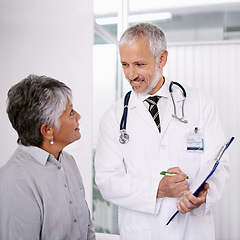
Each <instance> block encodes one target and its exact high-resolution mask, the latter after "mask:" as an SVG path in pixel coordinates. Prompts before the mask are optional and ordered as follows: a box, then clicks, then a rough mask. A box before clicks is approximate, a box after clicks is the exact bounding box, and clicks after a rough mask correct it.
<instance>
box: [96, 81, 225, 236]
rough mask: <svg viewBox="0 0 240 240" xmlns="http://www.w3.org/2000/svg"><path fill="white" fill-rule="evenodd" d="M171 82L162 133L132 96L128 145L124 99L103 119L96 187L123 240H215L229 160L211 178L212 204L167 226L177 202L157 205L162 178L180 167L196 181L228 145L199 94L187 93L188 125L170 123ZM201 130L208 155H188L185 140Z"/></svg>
mask: <svg viewBox="0 0 240 240" xmlns="http://www.w3.org/2000/svg"><path fill="white" fill-rule="evenodd" d="M168 84H169V83H168V82H166V83H165V84H164V87H162V88H161V89H160V92H159V93H161V91H162V93H161V94H163V95H164V94H165V96H166V97H167V98H165V102H166V105H165V111H164V113H160V114H161V129H162V132H161V133H159V132H158V130H157V127H156V125H155V122H154V120H153V118H152V116H151V115H150V113H149V112H148V109H147V108H146V107H145V106H144V104H143V102H142V101H140V100H139V99H138V96H137V95H136V94H135V93H134V92H132V94H131V97H130V101H129V108H128V118H127V133H128V134H129V136H130V140H129V142H128V143H127V144H120V143H119V135H120V131H119V125H120V121H121V117H122V112H123V99H121V100H119V101H118V102H117V103H115V104H114V105H113V106H112V107H111V108H110V109H109V110H108V111H107V112H106V113H105V114H104V116H103V118H102V121H101V124H100V132H99V141H98V146H97V151H96V158H95V168H96V183H97V185H98V187H99V189H100V191H101V193H102V195H103V197H104V198H105V199H106V200H108V201H110V202H112V203H114V204H116V205H118V206H119V231H120V235H121V240H159V239H164V240H166V239H171V240H178V239H179V240H180V239H181V240H188V239H189V240H193V239H199V240H203V239H204V240H207V239H209V240H210V239H214V238H215V233H214V223H213V216H212V213H211V209H212V206H213V204H214V203H215V202H216V201H217V200H219V198H220V196H221V194H222V191H223V187H224V185H225V183H226V180H227V178H228V175H229V160H228V156H227V154H226V155H224V157H223V158H222V159H221V164H220V165H219V167H218V169H217V170H216V172H215V174H214V175H213V176H212V178H210V179H209V181H208V183H209V184H210V189H209V192H208V195H207V201H206V203H205V204H203V205H201V207H200V208H198V209H195V210H193V211H192V212H190V213H187V214H181V213H180V214H178V216H177V217H176V218H175V220H174V221H173V222H171V223H170V224H169V225H168V226H166V223H167V220H168V218H169V217H170V216H171V214H172V213H173V212H174V210H175V209H176V203H177V201H179V199H178V198H167V197H165V198H162V199H156V194H157V189H158V184H159V181H160V180H161V178H162V176H160V174H159V173H160V172H161V171H162V170H167V169H168V168H170V167H176V166H178V167H180V168H181V169H182V171H183V172H185V173H186V174H187V175H188V176H190V177H191V179H190V180H189V184H190V183H191V181H192V179H194V177H195V176H196V175H197V173H198V172H199V170H200V169H201V168H202V167H203V166H204V165H205V164H207V163H209V161H213V160H214V158H215V157H216V155H217V153H218V151H219V149H220V147H221V146H222V145H223V144H224V143H225V140H226V139H225V137H224V134H223V130H222V127H221V124H220V121H219V119H218V114H217V111H216V109H215V107H214V104H213V102H212V100H211V99H209V98H208V97H207V96H205V95H203V94H202V93H201V92H200V91H198V90H194V89H190V88H185V89H186V91H187V98H186V101H185V105H184V112H185V119H187V120H188V123H187V124H184V123H182V122H180V121H178V120H176V119H173V118H172V117H171V115H172V113H173V103H172V100H171V97H170V94H169V91H168ZM174 92H175V101H176V105H177V112H178V115H181V103H182V99H183V97H182V95H181V94H180V92H179V91H174ZM195 127H198V128H199V132H200V133H201V134H202V136H203V139H204V152H188V151H187V150H186V136H187V135H188V134H189V133H191V132H193V130H194V128H195Z"/></svg>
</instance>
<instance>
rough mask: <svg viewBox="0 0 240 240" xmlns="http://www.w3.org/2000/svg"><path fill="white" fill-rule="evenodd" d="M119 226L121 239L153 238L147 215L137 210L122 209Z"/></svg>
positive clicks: (147, 239)
mask: <svg viewBox="0 0 240 240" xmlns="http://www.w3.org/2000/svg"><path fill="white" fill-rule="evenodd" d="M121 210H123V211H120V214H119V228H120V235H121V240H136V239H144V240H151V230H150V226H149V219H148V217H147V215H145V214H143V213H138V212H135V211H131V210H127V209H121Z"/></svg>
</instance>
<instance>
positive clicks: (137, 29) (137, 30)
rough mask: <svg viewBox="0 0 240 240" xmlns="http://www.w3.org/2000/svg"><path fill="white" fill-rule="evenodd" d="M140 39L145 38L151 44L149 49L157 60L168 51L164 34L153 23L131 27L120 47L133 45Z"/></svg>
mask: <svg viewBox="0 0 240 240" xmlns="http://www.w3.org/2000/svg"><path fill="white" fill-rule="evenodd" d="M140 37H144V38H145V39H146V40H147V41H148V42H149V48H150V51H151V52H152V54H153V55H154V57H155V59H156V60H157V58H158V57H159V56H160V55H161V54H162V51H163V50H166V49H167V42H166V37H165V34H164V32H163V31H162V30H161V29H160V28H159V27H157V26H155V25H153V24H151V23H138V24H136V25H133V26H131V27H129V28H128V29H127V30H126V31H125V32H124V33H123V35H122V37H121V39H120V41H119V46H121V45H123V44H126V43H128V44H133V43H134V42H136V41H137V40H138V39H139V38H140Z"/></svg>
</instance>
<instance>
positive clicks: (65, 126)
mask: <svg viewBox="0 0 240 240" xmlns="http://www.w3.org/2000/svg"><path fill="white" fill-rule="evenodd" d="M80 118H81V117H80V115H79V114H78V113H77V112H76V111H75V110H74V109H73V105H72V102H71V101H68V103H67V106H66V109H65V111H64V112H63V114H62V116H61V117H60V118H59V121H60V128H59V130H58V131H56V130H55V131H54V134H53V141H54V145H55V144H57V145H59V146H60V147H62V148H64V147H65V146H67V145H68V144H70V143H73V142H75V141H76V140H78V139H80V137H81V134H80V129H79V123H78V121H79V120H80Z"/></svg>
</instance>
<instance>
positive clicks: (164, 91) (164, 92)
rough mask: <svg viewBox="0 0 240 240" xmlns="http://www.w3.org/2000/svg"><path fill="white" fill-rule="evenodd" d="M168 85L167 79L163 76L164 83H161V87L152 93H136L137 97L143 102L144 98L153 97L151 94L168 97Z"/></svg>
mask: <svg viewBox="0 0 240 240" xmlns="http://www.w3.org/2000/svg"><path fill="white" fill-rule="evenodd" d="M168 86H169V81H168V80H167V79H166V78H165V81H164V84H163V85H162V87H161V88H160V89H159V90H158V91H157V92H156V93H155V94H153V95H150V94H144V95H143V94H137V96H138V98H139V99H140V100H141V101H142V102H143V101H144V100H145V99H146V98H148V97H153V96H160V97H163V98H168V97H169V90H168Z"/></svg>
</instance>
